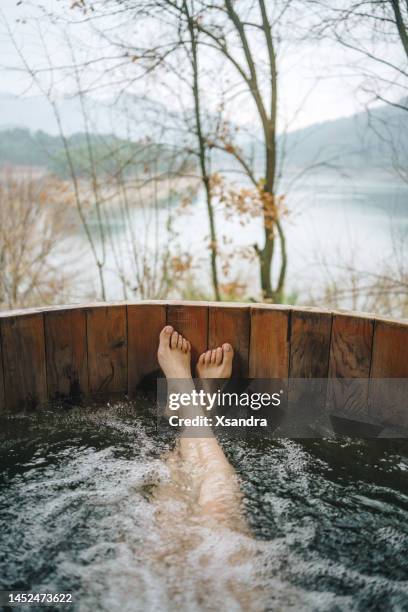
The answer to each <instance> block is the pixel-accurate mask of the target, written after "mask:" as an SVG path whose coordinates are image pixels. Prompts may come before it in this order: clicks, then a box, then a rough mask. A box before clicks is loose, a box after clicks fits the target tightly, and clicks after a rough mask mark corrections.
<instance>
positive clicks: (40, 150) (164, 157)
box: [0, 128, 175, 178]
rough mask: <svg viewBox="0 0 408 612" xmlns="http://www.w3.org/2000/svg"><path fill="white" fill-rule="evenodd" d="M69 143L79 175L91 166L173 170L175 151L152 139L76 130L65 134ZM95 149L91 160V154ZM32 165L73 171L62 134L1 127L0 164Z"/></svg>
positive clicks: (87, 173)
mask: <svg viewBox="0 0 408 612" xmlns="http://www.w3.org/2000/svg"><path fill="white" fill-rule="evenodd" d="M65 144H66V147H67V148H68V150H69V155H70V159H71V162H72V165H73V167H74V170H75V174H76V176H78V177H80V176H90V175H91V172H92V168H94V169H95V171H96V172H97V173H98V174H103V173H105V174H110V175H113V174H117V173H118V172H120V173H122V174H123V175H125V176H126V175H129V174H134V173H135V172H137V171H139V172H140V171H142V172H148V171H149V168H153V167H154V170H155V171H164V170H171V167H172V164H173V163H175V161H174V159H173V157H174V156H173V152H172V151H171V150H169V149H167V148H166V147H165V146H163V145H160V144H155V143H152V142H148V143H146V142H131V141H129V140H124V139H121V138H117V137H116V136H114V135H112V134H105V135H104V134H98V135H89V137H87V135H86V134H84V133H79V134H73V135H71V136H68V137H67V138H66V143H65ZM89 146H90V148H91V150H92V163H91V158H90V155H89ZM1 165H11V166H33V167H37V168H44V169H46V170H47V171H49V172H51V173H53V174H56V175H58V176H61V177H63V178H66V177H68V176H69V175H70V168H69V164H68V160H67V155H66V149H65V145H64V142H63V140H62V139H61V138H60V137H59V136H52V135H50V134H46V133H45V132H42V131H37V132H30V130H28V129H27V128H14V129H8V130H3V131H0V166H1Z"/></svg>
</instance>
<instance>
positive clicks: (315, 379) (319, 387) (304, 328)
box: [287, 310, 332, 437]
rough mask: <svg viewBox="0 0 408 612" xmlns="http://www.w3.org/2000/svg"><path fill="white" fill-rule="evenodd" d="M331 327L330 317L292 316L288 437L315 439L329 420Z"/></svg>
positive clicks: (319, 314)
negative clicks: (322, 424) (327, 402)
mask: <svg viewBox="0 0 408 612" xmlns="http://www.w3.org/2000/svg"><path fill="white" fill-rule="evenodd" d="M331 323H332V317H331V314H327V313H318V312H314V311H306V312H302V311H299V310H293V311H292V312H291V338H290V363H289V376H290V379H289V391H288V411H289V412H288V414H289V415H290V424H289V430H288V432H287V433H288V435H296V436H306V437H308V436H310V435H312V436H313V435H315V432H316V431H318V430H319V429H318V428H319V427H320V426H321V423H322V422H325V421H326V420H327V416H326V393H327V380H326V377H327V374H328V369H329V354H330V333H331ZM311 379H312V380H311Z"/></svg>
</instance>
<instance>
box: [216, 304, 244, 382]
mask: <svg viewBox="0 0 408 612" xmlns="http://www.w3.org/2000/svg"><path fill="white" fill-rule="evenodd" d="M250 333H251V318H250V310H249V307H248V306H247V307H235V308H234V307H233V308H231V307H229V306H225V307H224V306H213V307H211V308H210V310H209V316H208V348H211V349H213V348H216V347H217V346H221V345H222V344H224V342H229V343H230V344H231V346H232V348H233V349H234V361H233V367H232V376H233V377H234V378H239V377H242V378H245V377H247V376H248V369H249V339H250Z"/></svg>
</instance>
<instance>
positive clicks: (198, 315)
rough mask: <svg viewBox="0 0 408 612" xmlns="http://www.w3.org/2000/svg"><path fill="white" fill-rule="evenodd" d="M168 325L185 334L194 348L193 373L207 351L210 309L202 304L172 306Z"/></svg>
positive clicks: (168, 314)
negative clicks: (198, 360) (201, 356)
mask: <svg viewBox="0 0 408 612" xmlns="http://www.w3.org/2000/svg"><path fill="white" fill-rule="evenodd" d="M167 324H168V325H172V326H173V327H174V329H175V330H176V331H178V332H179V333H180V334H183V336H185V338H186V339H187V340H189V341H190V343H191V347H192V358H191V359H192V372H193V376H194V366H195V364H196V363H197V359H198V357H199V356H200V354H201V353H202V352H203V351H205V350H206V349H207V341H208V307H207V306H203V305H201V304H198V305H195V304H190V305H188V306H184V305H179V304H170V305H169V306H168V307H167Z"/></svg>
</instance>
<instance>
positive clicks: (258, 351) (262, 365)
mask: <svg viewBox="0 0 408 612" xmlns="http://www.w3.org/2000/svg"><path fill="white" fill-rule="evenodd" d="M289 316H290V313H289V311H288V310H282V309H279V310H272V309H266V308H256V307H253V308H251V342H250V357H249V376H250V377H251V378H287V377H288V374H289V349H290V344H289V333H288V332H289V329H288V326H289Z"/></svg>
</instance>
